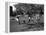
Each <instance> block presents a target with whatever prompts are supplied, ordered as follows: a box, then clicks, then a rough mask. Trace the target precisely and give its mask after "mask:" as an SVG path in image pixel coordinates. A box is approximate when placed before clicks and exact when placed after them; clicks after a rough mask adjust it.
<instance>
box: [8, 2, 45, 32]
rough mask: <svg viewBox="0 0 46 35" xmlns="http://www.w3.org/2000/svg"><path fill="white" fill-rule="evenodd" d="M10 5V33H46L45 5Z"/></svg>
mask: <svg viewBox="0 0 46 35" xmlns="http://www.w3.org/2000/svg"><path fill="white" fill-rule="evenodd" d="M9 4H10V5H9V14H10V15H9V16H10V19H9V20H10V21H9V25H10V32H25V31H44V4H32V3H16V2H14V4H13V2H11V3H9Z"/></svg>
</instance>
